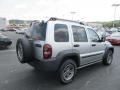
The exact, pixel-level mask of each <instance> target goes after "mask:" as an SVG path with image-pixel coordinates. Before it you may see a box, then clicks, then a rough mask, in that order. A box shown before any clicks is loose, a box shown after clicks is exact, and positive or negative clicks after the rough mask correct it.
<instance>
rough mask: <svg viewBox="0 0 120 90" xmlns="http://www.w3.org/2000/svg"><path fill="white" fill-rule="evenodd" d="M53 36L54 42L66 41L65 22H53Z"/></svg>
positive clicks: (66, 30) (67, 39) (67, 36)
mask: <svg viewBox="0 0 120 90" xmlns="http://www.w3.org/2000/svg"><path fill="white" fill-rule="evenodd" d="M54 38H55V41H56V42H68V41H69V34H68V27H67V25H65V24H55V27H54Z"/></svg>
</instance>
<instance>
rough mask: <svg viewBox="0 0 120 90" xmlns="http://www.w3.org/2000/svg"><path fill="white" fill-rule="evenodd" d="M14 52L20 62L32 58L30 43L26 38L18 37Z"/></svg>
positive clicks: (25, 61)
mask: <svg viewBox="0 0 120 90" xmlns="http://www.w3.org/2000/svg"><path fill="white" fill-rule="evenodd" d="M16 53H17V57H18V60H19V61H20V62H21V63H27V62H31V61H32V59H33V49H32V44H31V43H30V42H29V40H27V38H20V39H18V40H17V43H16Z"/></svg>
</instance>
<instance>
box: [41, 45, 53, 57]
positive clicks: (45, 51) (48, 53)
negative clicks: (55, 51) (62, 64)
mask: <svg viewBox="0 0 120 90" xmlns="http://www.w3.org/2000/svg"><path fill="white" fill-rule="evenodd" d="M51 56H52V47H51V45H49V44H45V45H44V46H43V57H44V59H49V58H51Z"/></svg>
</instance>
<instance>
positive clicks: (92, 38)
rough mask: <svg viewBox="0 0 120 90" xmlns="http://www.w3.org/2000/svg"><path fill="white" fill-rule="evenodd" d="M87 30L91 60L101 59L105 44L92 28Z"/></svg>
mask: <svg viewBox="0 0 120 90" xmlns="http://www.w3.org/2000/svg"><path fill="white" fill-rule="evenodd" d="M87 32H88V38H89V39H88V41H89V43H90V57H91V62H94V61H98V60H102V58H103V55H104V52H105V44H104V43H103V42H100V38H99V36H98V34H97V33H96V32H95V31H94V30H93V29H90V28H88V29H87Z"/></svg>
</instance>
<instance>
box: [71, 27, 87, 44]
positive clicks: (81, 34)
mask: <svg viewBox="0 0 120 90" xmlns="http://www.w3.org/2000/svg"><path fill="white" fill-rule="evenodd" d="M72 30H73V38H74V42H87V41H88V40H87V35H86V32H85V29H84V28H83V27H80V26H74V25H73V26H72Z"/></svg>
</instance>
